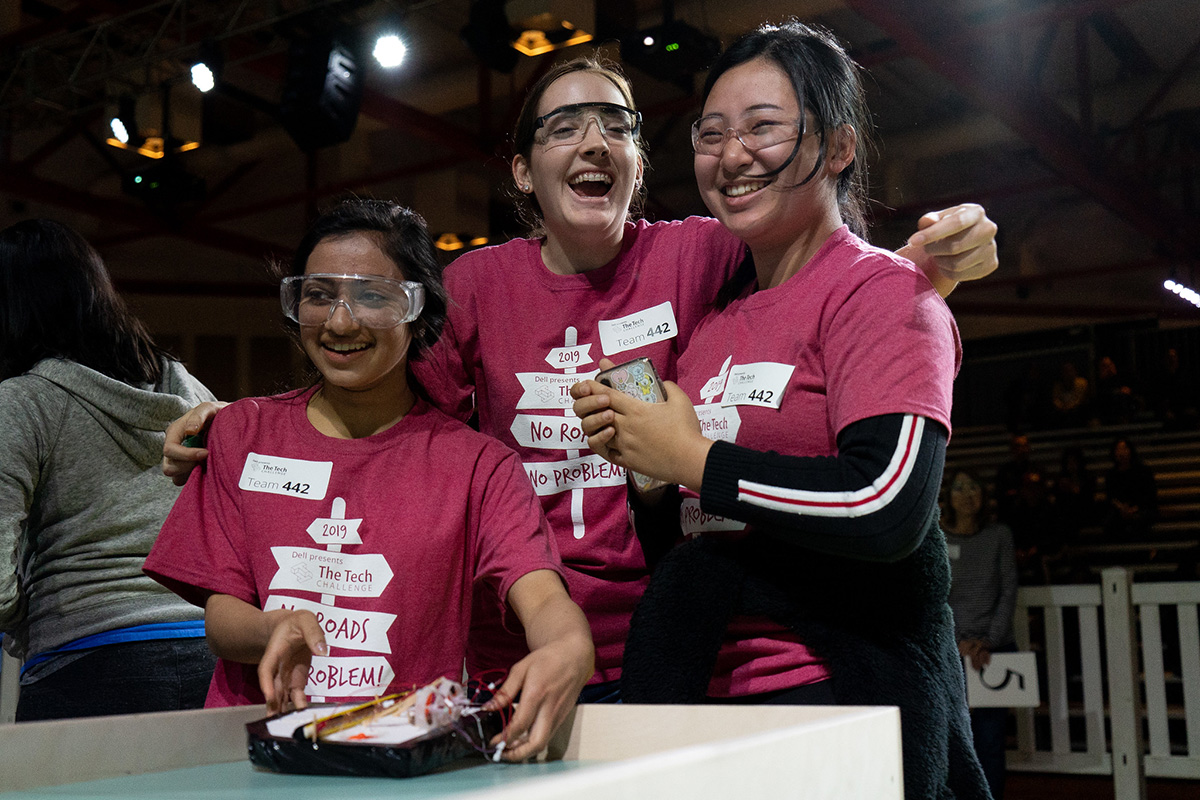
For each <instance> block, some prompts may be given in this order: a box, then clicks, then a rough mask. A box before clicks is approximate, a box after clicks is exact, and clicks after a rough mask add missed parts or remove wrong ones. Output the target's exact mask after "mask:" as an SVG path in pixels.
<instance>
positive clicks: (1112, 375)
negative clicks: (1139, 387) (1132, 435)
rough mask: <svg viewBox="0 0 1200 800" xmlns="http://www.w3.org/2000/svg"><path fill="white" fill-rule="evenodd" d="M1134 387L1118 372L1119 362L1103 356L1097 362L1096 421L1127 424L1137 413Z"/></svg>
mask: <svg viewBox="0 0 1200 800" xmlns="http://www.w3.org/2000/svg"><path fill="white" fill-rule="evenodd" d="M1137 407H1138V400H1137V397H1136V396H1134V393H1133V387H1132V386H1130V385H1129V383H1128V382H1127V381H1125V380H1124V379H1122V378H1121V376H1120V374H1118V372H1117V362H1115V361H1113V360H1112V357H1110V356H1103V357H1101V359H1100V360H1099V361H1098V362H1097V363H1096V395H1095V414H1096V416H1095V421H1096V422H1098V423H1100V424H1102V425H1127V424H1128V423H1130V422H1133V417H1134V415H1135V414H1136V413H1137Z"/></svg>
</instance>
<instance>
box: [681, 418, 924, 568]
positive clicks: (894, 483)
mask: <svg viewBox="0 0 1200 800" xmlns="http://www.w3.org/2000/svg"><path fill="white" fill-rule="evenodd" d="M946 440H947V431H946V429H945V428H944V427H943V426H942V425H941V424H940V423H938V422H935V421H934V420H931V419H928V418H926V417H919V416H915V415H912V414H886V415H883V416H878V417H868V418H867V419H864V420H860V421H858V422H855V423H853V424H851V425H847V426H846V427H845V428H843V429H842V431H841V432H840V433H839V434H838V441H837V444H838V454H837V455H836V456H815V457H802V456H785V455H780V454H779V453H776V452H774V451H768V452H762V451H759V450H750V449H748V448H745V447H739V446H738V445H735V444H731V443H729V442H716V443H714V444H713V446H712V449H711V450H710V451H709V454H708V460H707V461H706V462H705V465H704V483H703V485H702V487H701V491H700V505H701V507H702V508H703V509H704V511H706V512H709V513H712V514H718V515H720V516H723V517H729V518H732V519H737V520H741V521H743V522H746V523H748V524H750V525H753V526H754V527H755V528H756V529H759V530H762V531H764V532H766V533H769V534H771V535H774V536H777V537H779V538H781V539H784V540H785V541H789V542H792V543H794V544H797V545H800V546H803V547H808V548H812V549H814V550H820V551H822V552H826V553H831V554H834V555H841V556H848V557H851V558H860V559H864V560H869V561H893V560H896V559H899V558H903V557H904V556H906V555H908V554H909V553H911V552H912V551H913V550H914V549H916V547H917V546H918V545H919V544H920V543H921V537H922V535H923V534H924V531H925V528H926V526H927V525H928V523H929V520H930V518H931V516H932V515H933V514H934V513H935V512H936V509H937V498H938V488H939V485H940V484H941V480H942V467H943V465H944V463H945V458H946Z"/></svg>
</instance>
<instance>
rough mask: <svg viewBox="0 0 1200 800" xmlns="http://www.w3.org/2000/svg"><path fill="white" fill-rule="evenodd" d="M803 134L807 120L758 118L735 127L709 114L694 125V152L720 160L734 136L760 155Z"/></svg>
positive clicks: (762, 116)
mask: <svg viewBox="0 0 1200 800" xmlns="http://www.w3.org/2000/svg"><path fill="white" fill-rule="evenodd" d="M804 133H805V125H804V117H801V118H800V119H794V120H793V119H789V120H781V119H779V118H778V117H774V116H768V115H762V114H755V115H751V116H747V117H743V118H742V119H740V120H738V123H737V126H736V127H735V126H731V125H730V124H729V122H728V121H727V120H726V119H725V117H723V116H721V115H720V114H710V115H708V116H707V117H701V118H700V119H698V120H696V121H695V122H693V123H692V149H693V150H695V151H696V152H697V153H698V154H700V155H702V156H717V155H720V154H721V151H722V150H724V149H725V142H726V141H727V140H728V139H729V137H730V136H733V137H734V138H735V139H737V140H738V141H739V142H741V143H742V147H744V148H746V149H747V150H748V151H750V152H751V153H757V152H758V151H759V150H763V149H766V148H768V147H774V146H775V145H777V144H783V143H784V142H790V141H793V140H794V139H796V138H797V137H799V136H803V135H804Z"/></svg>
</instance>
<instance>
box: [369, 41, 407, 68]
mask: <svg viewBox="0 0 1200 800" xmlns="http://www.w3.org/2000/svg"><path fill="white" fill-rule="evenodd" d="M407 52H408V48H407V47H405V46H404V42H403V41H401V39H400V37H399V36H397V35H396V34H394V33H388V34H384V35H383V36H380V37H379V38H378V39H376V40H375V49H374V50H373V51H372V52H371V55H373V56H375V60H376V61H378V62H379V66H381V67H384V68H386V69H393V68H395V67H398V66H400V64H401V62H403V61H404V54H405V53H407Z"/></svg>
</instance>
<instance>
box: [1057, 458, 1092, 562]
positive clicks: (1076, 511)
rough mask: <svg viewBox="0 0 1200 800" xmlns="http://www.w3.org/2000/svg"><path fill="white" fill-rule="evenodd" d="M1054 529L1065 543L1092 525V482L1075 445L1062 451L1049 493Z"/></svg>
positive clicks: (1084, 459)
mask: <svg viewBox="0 0 1200 800" xmlns="http://www.w3.org/2000/svg"><path fill="white" fill-rule="evenodd" d="M1051 495H1052V497H1053V499H1054V520H1055V525H1056V526H1057V527H1058V529H1059V530H1060V531H1061V532H1062V536H1063V539H1064V540H1065V541H1066V542H1074V541H1076V540H1078V538H1079V533H1080V531H1081V530H1082V529H1083V528H1086V527H1087V526H1089V525H1092V524H1094V523H1095V522H1096V478H1095V476H1094V475H1092V474H1091V472H1090V471H1089V470H1088V464H1087V457H1086V456H1084V454H1083V448H1082V447H1079V446H1078V445H1071V446H1068V447H1064V448H1063V451H1062V458H1061V459H1060V461H1059V467H1058V476H1057V477H1056V478H1055V479H1054V489H1053V490H1052V493H1051Z"/></svg>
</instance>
